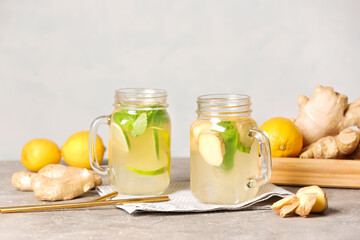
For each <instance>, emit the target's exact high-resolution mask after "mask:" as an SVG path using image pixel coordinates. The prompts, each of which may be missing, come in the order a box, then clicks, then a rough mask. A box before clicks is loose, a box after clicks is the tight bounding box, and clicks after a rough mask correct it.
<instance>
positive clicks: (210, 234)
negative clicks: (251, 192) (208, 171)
mask: <svg viewBox="0 0 360 240" xmlns="http://www.w3.org/2000/svg"><path fill="white" fill-rule="evenodd" d="M23 170H25V169H24V167H23V166H22V164H21V162H20V161H0V176H1V178H0V186H1V190H0V206H3V207H4V206H15V205H29V204H40V203H41V202H40V201H38V200H37V199H36V198H35V196H34V195H33V193H32V192H21V191H18V190H16V189H15V188H14V187H13V186H12V185H11V176H12V174H13V173H14V172H16V171H23ZM188 180H189V160H188V159H186V158H175V159H172V181H188ZM107 181H108V180H107V179H106V178H104V182H105V184H106V183H107ZM283 187H284V188H285V189H287V190H289V191H291V192H296V191H297V189H298V188H297V187H288V186H287V187H285V186H283ZM325 191H326V193H327V196H328V199H329V209H328V211H326V213H324V214H318V215H315V214H311V215H310V216H309V217H307V218H302V217H298V216H297V217H288V218H280V217H279V215H277V214H275V213H274V212H273V211H271V210H253V211H246V210H245V211H220V212H209V213H173V214H169V213H167V214H165V213H138V214H133V215H130V214H128V213H126V212H125V211H123V210H121V209H117V208H115V207H113V206H103V207H95V208H87V209H76V210H74V209H67V210H56V211H48V212H28V213H12V214H1V215H0V239H226V240H228V239H360V190H357V189H335V188H326V189H325ZM97 196H98V195H97V193H96V192H95V191H94V190H92V191H90V192H88V193H86V194H84V195H83V196H81V197H79V198H77V199H74V200H72V202H75V201H84V200H89V199H92V198H94V197H97ZM275 200H277V199H270V200H269V202H270V203H271V202H274V201H275Z"/></svg>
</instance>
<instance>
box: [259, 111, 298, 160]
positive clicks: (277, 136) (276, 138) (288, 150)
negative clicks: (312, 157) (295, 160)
mask: <svg viewBox="0 0 360 240" xmlns="http://www.w3.org/2000/svg"><path fill="white" fill-rule="evenodd" d="M260 128H261V129H262V130H264V131H265V132H266V133H267V134H268V136H269V139H270V145H271V155H272V156H273V157H296V156H298V155H299V154H300V152H301V149H302V147H303V138H302V135H301V132H300V130H299V129H298V128H297V127H296V125H295V124H294V122H292V121H291V120H289V119H287V118H283V117H275V118H271V119H269V120H267V121H266V122H264V123H263V124H262V125H261V127H260Z"/></svg>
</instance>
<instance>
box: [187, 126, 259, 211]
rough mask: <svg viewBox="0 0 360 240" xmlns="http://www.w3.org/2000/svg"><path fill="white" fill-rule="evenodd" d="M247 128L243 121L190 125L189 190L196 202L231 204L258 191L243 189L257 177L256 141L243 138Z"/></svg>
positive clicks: (257, 152)
mask: <svg viewBox="0 0 360 240" xmlns="http://www.w3.org/2000/svg"><path fill="white" fill-rule="evenodd" d="M251 126H253V123H252V121H247V120H238V121H222V122H220V121H219V122H211V121H209V120H196V121H195V122H194V123H193V124H192V126H191V133H190V149H191V152H190V156H191V162H190V174H191V176H190V178H191V191H192V193H193V195H194V196H195V197H196V198H197V199H198V200H199V201H201V202H204V203H216V204H235V203H239V202H243V201H246V200H248V199H251V198H253V197H255V196H256V193H257V191H258V188H257V187H255V188H249V187H248V186H247V183H248V182H249V179H251V178H257V177H258V176H259V161H258V159H259V157H258V156H259V151H258V141H257V140H255V139H254V138H251V137H247V136H246V132H248V133H249V127H251ZM242 132H243V133H244V134H242V135H244V136H245V137H244V136H240V135H241V133H242Z"/></svg>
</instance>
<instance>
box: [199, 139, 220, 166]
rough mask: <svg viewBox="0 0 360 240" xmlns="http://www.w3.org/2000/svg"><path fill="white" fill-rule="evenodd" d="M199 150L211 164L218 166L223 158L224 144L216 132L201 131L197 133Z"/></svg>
mask: <svg viewBox="0 0 360 240" xmlns="http://www.w3.org/2000/svg"><path fill="white" fill-rule="evenodd" d="M198 143H199V152H200V154H201V156H202V157H203V158H204V160H205V161H206V162H207V163H208V164H209V165H211V166H217V167H218V166H220V165H221V164H222V162H223V159H224V153H225V146H224V142H223V140H222V138H221V136H220V135H219V134H218V133H216V132H202V133H201V134H200V135H199V140H198Z"/></svg>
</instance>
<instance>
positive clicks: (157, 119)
mask: <svg viewBox="0 0 360 240" xmlns="http://www.w3.org/2000/svg"><path fill="white" fill-rule="evenodd" d="M169 121H170V118H169V114H168V113H167V112H166V111H165V110H157V111H156V113H155V115H154V118H153V125H154V126H157V127H160V126H162V125H164V124H166V123H168V122H169Z"/></svg>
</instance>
